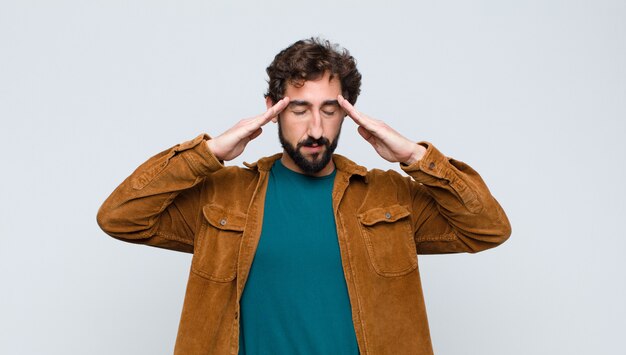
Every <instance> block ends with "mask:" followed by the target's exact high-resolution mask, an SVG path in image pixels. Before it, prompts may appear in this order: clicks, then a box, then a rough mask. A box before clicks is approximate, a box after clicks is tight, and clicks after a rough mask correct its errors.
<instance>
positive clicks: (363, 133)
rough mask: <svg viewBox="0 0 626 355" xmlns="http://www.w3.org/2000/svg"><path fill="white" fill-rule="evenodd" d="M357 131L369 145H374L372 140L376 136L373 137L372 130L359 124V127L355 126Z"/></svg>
mask: <svg viewBox="0 0 626 355" xmlns="http://www.w3.org/2000/svg"><path fill="white" fill-rule="evenodd" d="M357 131H358V132H359V134H360V135H361V137H363V139H365V140H366V141H368V142H369V143H370V144H371V145H374V142H375V140H376V137H374V135H373V134H372V132H370V131H368V130H367V129H365V127H363V126H359V128H357Z"/></svg>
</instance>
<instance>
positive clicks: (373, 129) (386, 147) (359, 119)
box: [338, 95, 426, 165]
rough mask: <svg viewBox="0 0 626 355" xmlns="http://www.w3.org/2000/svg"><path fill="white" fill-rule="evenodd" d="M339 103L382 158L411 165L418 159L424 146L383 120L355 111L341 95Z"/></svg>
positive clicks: (422, 154) (422, 152) (422, 153)
mask: <svg viewBox="0 0 626 355" xmlns="http://www.w3.org/2000/svg"><path fill="white" fill-rule="evenodd" d="M338 101H339V105H341V107H342V108H343V109H344V110H345V111H346V113H347V114H348V116H350V118H352V120H353V121H354V122H355V123H356V124H357V125H359V128H358V131H359V134H360V135H361V137H363V138H364V139H365V140H366V141H368V142H369V143H370V144H371V145H372V146H373V147H374V149H375V150H376V153H378V155H380V156H381V157H382V158H383V159H385V160H387V161H389V162H392V163H404V164H407V165H411V164H412V163H414V162H416V161H418V160H420V159H421V158H422V157H423V156H424V153H426V148H425V147H423V146H421V145H419V144H417V143H415V142H412V141H410V140H408V139H407V138H405V137H404V136H402V135H401V134H400V133H398V132H396V131H395V130H394V129H393V128H391V127H389V126H388V125H387V124H386V123H385V122H383V121H379V120H375V119H372V118H370V117H368V116H366V115H364V114H362V113H360V112H359V111H357V110H356V109H355V108H354V106H352V104H350V102H348V100H346V99H344V98H343V96H341V95H339V96H338Z"/></svg>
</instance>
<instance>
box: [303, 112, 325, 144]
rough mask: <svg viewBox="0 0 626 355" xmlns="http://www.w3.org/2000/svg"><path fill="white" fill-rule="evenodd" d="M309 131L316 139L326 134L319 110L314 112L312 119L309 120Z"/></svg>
mask: <svg viewBox="0 0 626 355" xmlns="http://www.w3.org/2000/svg"><path fill="white" fill-rule="evenodd" d="M307 133H308V135H309V136H310V137H312V138H315V139H319V138H321V137H322V136H323V135H324V128H323V127H322V117H321V116H320V113H319V112H316V111H314V112H313V115H312V117H311V120H309V127H308V131H307Z"/></svg>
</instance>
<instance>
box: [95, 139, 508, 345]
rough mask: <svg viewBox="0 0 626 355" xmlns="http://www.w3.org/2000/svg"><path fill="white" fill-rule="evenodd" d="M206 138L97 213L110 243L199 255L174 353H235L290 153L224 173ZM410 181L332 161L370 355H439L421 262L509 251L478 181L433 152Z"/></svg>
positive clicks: (142, 176) (152, 164)
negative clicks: (273, 188)
mask: <svg viewBox="0 0 626 355" xmlns="http://www.w3.org/2000/svg"><path fill="white" fill-rule="evenodd" d="M208 139H210V137H209V136H208V135H206V134H201V135H199V136H198V137H196V138H195V139H192V140H189V141H186V142H184V143H181V144H177V145H175V146H173V147H171V148H169V149H167V150H165V151H163V152H161V153H159V154H157V155H155V156H153V157H151V158H150V159H149V160H148V161H146V162H145V163H143V164H142V165H141V166H139V167H138V168H137V169H136V170H135V171H134V172H133V173H132V174H131V175H130V176H129V177H128V178H126V179H125V180H124V181H123V182H122V184H120V185H119V186H118V187H117V188H116V189H115V191H113V193H112V194H111V195H110V196H109V197H108V198H107V200H106V201H105V202H104V204H103V205H102V206H101V207H100V209H99V211H98V215H97V221H98V224H99V225H100V227H101V228H102V230H104V231H105V232H106V233H107V234H109V235H111V236H112V237H115V238H118V239H121V240H124V241H128V242H132V243H140V244H147V245H151V246H155V247H160V248H167V249H172V250H177V251H183V252H187V253H193V258H192V262H191V268H190V273H189V280H188V284H187V291H186V295H185V301H184V305H183V310H182V315H181V319H180V324H179V330H178V335H177V339H176V345H175V350H174V353H175V354H181V355H183V354H184V355H192V354H231V355H237V353H238V346H239V341H238V339H239V300H240V298H241V295H242V292H243V288H244V286H245V284H246V279H247V277H248V272H249V271H250V266H251V264H252V260H253V258H254V253H255V250H256V247H257V244H258V242H259V236H260V234H261V227H262V225H261V224H262V221H263V207H264V201H265V192H266V188H267V182H268V172H269V170H270V169H271V167H272V164H273V162H274V161H275V160H276V159H279V158H280V156H281V154H276V155H274V156H271V157H267V158H262V159H260V160H259V161H258V162H257V163H254V164H245V165H246V168H241V167H234V166H230V167H225V166H224V165H223V164H222V162H221V161H218V160H217V159H216V157H215V156H214V155H213V154H212V153H211V151H210V150H209V149H208V146H207V144H206V140H208ZM420 144H423V145H424V146H426V147H427V151H426V154H425V155H424V157H423V158H422V159H421V160H420V161H418V162H416V163H414V164H412V165H408V166H407V165H402V164H401V165H400V167H401V169H402V170H403V171H404V172H406V173H407V174H408V175H409V176H402V175H401V174H399V173H397V172H395V171H381V170H376V169H375V170H371V171H368V170H367V169H366V168H364V167H362V166H359V165H356V164H355V163H353V162H352V161H350V160H348V159H347V158H345V157H342V156H340V155H337V154H335V155H333V161H334V163H335V166H336V169H337V174H336V177H335V182H334V186H333V192H332V201H333V210H334V213H335V222H336V225H337V237H338V239H339V248H340V253H341V261H342V265H343V271H344V276H345V279H346V284H347V288H348V293H349V298H350V304H351V308H352V318H353V323H354V329H355V332H356V337H357V341H358V346H359V350H360V352H361V354H432V353H433V350H432V345H431V340H430V334H429V329H428V321H427V317H426V308H425V304H424V299H423V294H422V287H421V283H420V275H419V269H418V262H417V255H418V254H436V253H457V252H469V253H475V252H479V251H481V250H485V249H489V248H492V247H495V246H497V245H499V244H501V243H503V242H504V241H505V240H506V239H507V238H508V237H509V235H510V233H511V227H510V224H509V221H508V219H507V217H506V215H505V213H504V211H503V210H502V208H501V207H500V205H499V204H498V202H497V201H496V200H495V199H494V198H493V196H492V195H491V193H490V192H489V190H488V188H487V186H486V185H485V184H484V182H483V180H482V179H481V177H480V176H479V175H478V174H477V173H476V172H475V171H474V170H473V169H472V168H470V167H469V166H468V165H466V164H464V163H462V162H460V161H457V160H454V159H451V158H447V157H445V156H444V155H443V154H441V153H440V152H439V151H438V150H437V149H436V148H435V147H434V146H433V145H432V144H429V143H426V142H422V143H420Z"/></svg>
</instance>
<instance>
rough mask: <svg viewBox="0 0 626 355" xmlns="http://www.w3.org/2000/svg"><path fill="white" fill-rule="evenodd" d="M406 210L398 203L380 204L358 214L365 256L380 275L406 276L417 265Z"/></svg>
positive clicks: (408, 214)
mask: <svg viewBox="0 0 626 355" xmlns="http://www.w3.org/2000/svg"><path fill="white" fill-rule="evenodd" d="M409 216H410V212H409V210H408V209H407V208H406V207H404V206H401V205H393V206H389V207H379V208H374V209H371V210H368V211H365V212H363V213H361V214H359V215H358V216H357V217H358V219H359V222H360V227H361V235H362V236H363V239H364V242H365V245H366V248H367V254H368V258H369V260H370V263H371V265H372V267H373V268H374V270H375V271H376V273H378V274H379V275H381V276H387V277H391V276H400V275H405V274H408V273H409V272H411V271H412V270H414V269H416V268H417V251H416V249H415V242H414V241H413V232H412V228H411V221H410V218H409Z"/></svg>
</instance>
